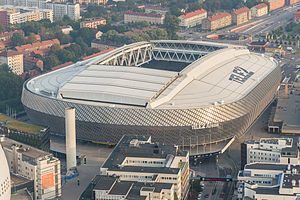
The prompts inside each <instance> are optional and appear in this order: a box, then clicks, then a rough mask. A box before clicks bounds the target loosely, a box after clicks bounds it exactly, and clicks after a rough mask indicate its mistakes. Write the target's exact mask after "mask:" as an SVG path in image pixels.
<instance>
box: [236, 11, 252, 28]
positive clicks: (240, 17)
mask: <svg viewBox="0 0 300 200" xmlns="http://www.w3.org/2000/svg"><path fill="white" fill-rule="evenodd" d="M251 19H252V16H251V10H250V9H249V8H247V7H243V8H240V9H237V10H235V11H233V13H232V21H233V23H234V24H237V25H240V24H243V23H245V22H248V21H249V20H251Z"/></svg>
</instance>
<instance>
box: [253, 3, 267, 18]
mask: <svg viewBox="0 0 300 200" xmlns="http://www.w3.org/2000/svg"><path fill="white" fill-rule="evenodd" d="M267 14H268V6H267V4H265V3H260V4H258V5H256V6H253V7H252V8H251V15H252V17H261V16H264V15H267Z"/></svg>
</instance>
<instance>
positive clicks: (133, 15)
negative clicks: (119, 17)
mask: <svg viewBox="0 0 300 200" xmlns="http://www.w3.org/2000/svg"><path fill="white" fill-rule="evenodd" d="M164 19H165V15H161V14H156V13H143V12H133V11H127V12H125V14H124V23H129V22H142V21H146V22H148V23H150V24H163V23H164Z"/></svg>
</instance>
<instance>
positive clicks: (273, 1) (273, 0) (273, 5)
mask: <svg viewBox="0 0 300 200" xmlns="http://www.w3.org/2000/svg"><path fill="white" fill-rule="evenodd" d="M267 1H268V3H269V11H270V12H271V11H272V10H276V9H278V8H281V7H283V6H284V5H285V0H267Z"/></svg>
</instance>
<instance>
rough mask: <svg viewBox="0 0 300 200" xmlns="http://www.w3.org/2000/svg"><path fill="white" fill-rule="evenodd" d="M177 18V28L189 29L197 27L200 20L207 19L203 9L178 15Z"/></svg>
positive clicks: (200, 22)
mask: <svg viewBox="0 0 300 200" xmlns="http://www.w3.org/2000/svg"><path fill="white" fill-rule="evenodd" d="M178 18H179V19H180V24H179V26H181V27H184V28H190V27H194V26H197V25H198V24H202V20H203V19H205V18H207V12H206V10H204V9H199V10H195V11H193V12H189V13H186V14H184V15H180V16H179V17H178Z"/></svg>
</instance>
